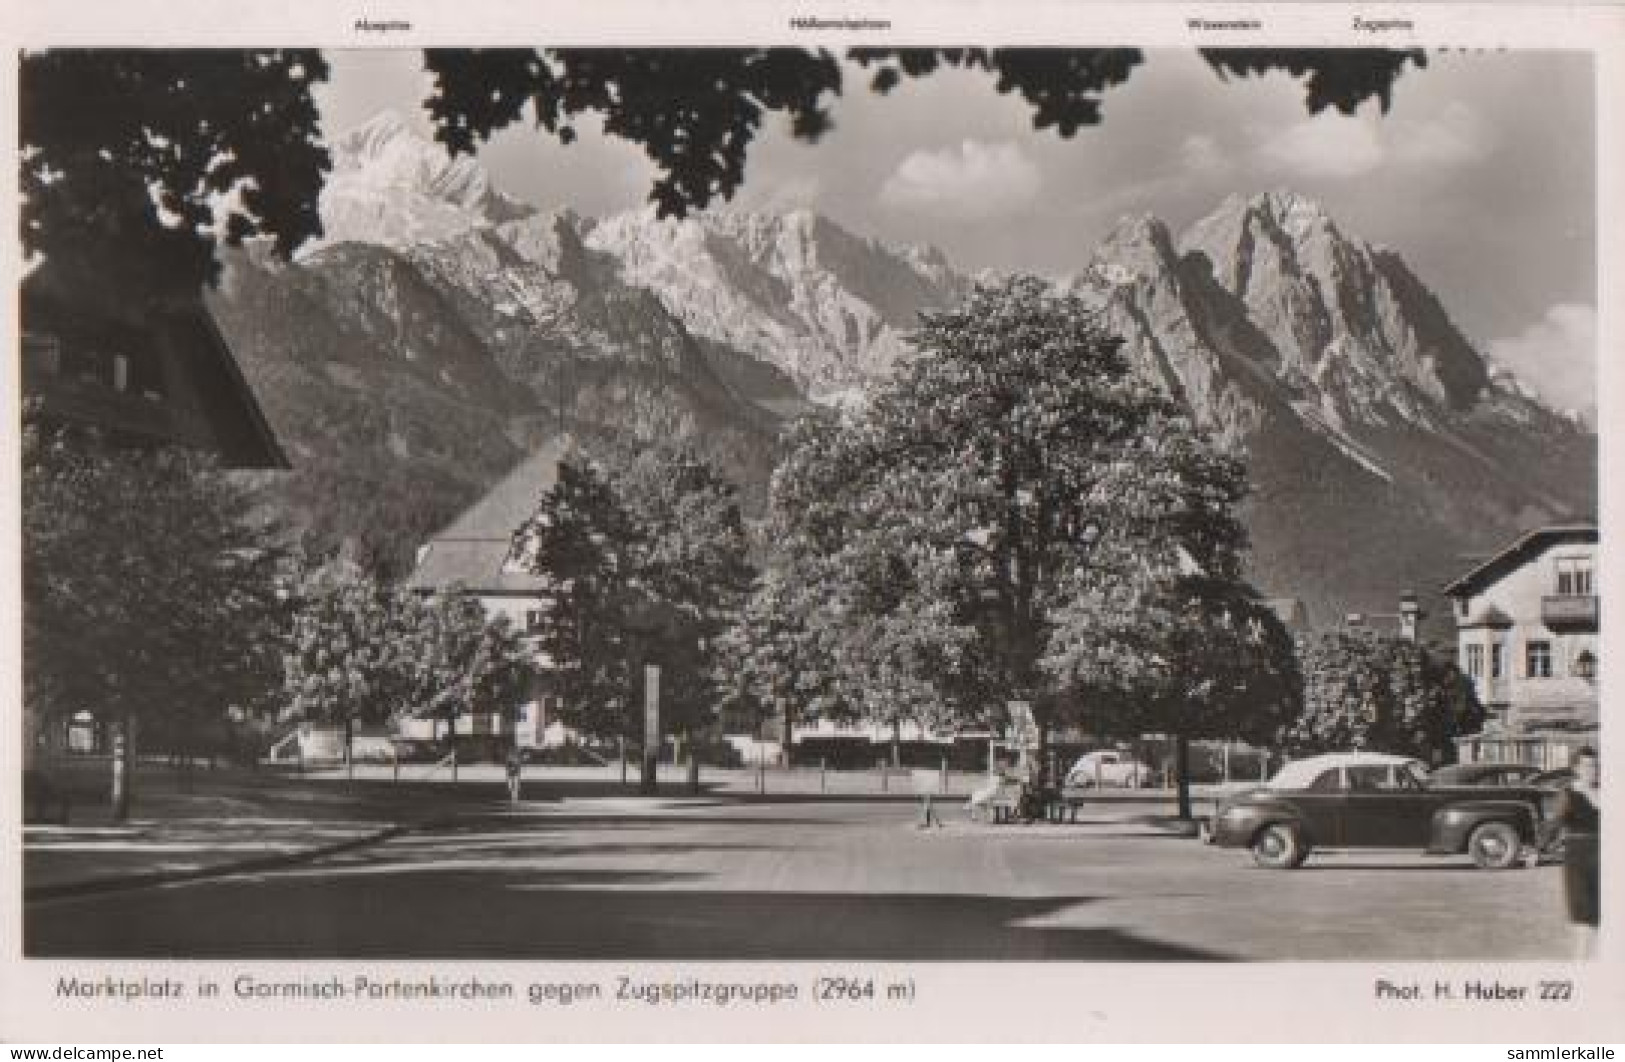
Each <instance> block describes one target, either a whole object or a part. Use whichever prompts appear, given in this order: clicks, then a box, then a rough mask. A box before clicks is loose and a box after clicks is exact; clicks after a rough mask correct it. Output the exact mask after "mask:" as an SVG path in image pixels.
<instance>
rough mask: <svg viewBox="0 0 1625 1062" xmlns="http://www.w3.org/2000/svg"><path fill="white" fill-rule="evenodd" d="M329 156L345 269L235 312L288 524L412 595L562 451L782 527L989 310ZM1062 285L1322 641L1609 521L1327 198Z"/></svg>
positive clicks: (1160, 233) (271, 281)
mask: <svg viewBox="0 0 1625 1062" xmlns="http://www.w3.org/2000/svg"><path fill="white" fill-rule="evenodd" d="M333 155H334V171H333V174H332V175H331V177H330V179H329V181H328V183H327V186H326V189H325V190H324V192H323V196H322V203H321V207H322V218H323V224H324V227H325V230H326V235H325V236H324V237H323V239H322V241H321V242H320V243H319V244H317V245H315V246H313V247H309V248H307V249H305V250H304V251H302V252H301V254H300V255H299V256H298V257H297V258H296V259H295V261H294V262H292V263H285V262H279V261H277V260H275V259H273V258H271V257H270V256H269V255H267V254H263V253H260V252H258V251H257V250H255V249H253V248H250V249H248V250H245V251H242V252H237V253H234V254H233V255H232V256H231V257H230V258H229V260H228V262H227V268H226V270H225V273H224V277H223V279H222V283H221V285H220V287H219V288H218V290H217V291H216V292H215V293H214V294H213V296H212V301H211V306H212V309H213V311H214V313H215V315H216V318H217V319H218V321H219V323H220V325H221V328H222V331H223V332H224V333H225V335H226V336H227V337H228V339H229V340H230V341H231V343H232V345H233V348H234V349H235V350H236V352H237V355H238V358H239V360H240V361H241V363H242V365H243V368H244V371H245V373H246V374H247V376H248V378H249V381H250V383H251V384H252V385H253V387H254V389H255V392H256V394H258V396H259V398H260V401H261V403H262V405H263V406H264V407H265V410H266V413H267V415H268V417H269V418H270V420H271V422H272V424H273V426H274V427H275V429H276V431H277V432H278V434H279V437H280V438H281V439H282V441H283V444H284V447H285V448H286V449H287V451H288V453H289V455H290V457H291V459H292V461H293V463H294V465H295V469H294V471H293V472H291V473H281V474H275V473H273V474H267V475H268V476H269V477H270V478H271V482H270V483H269V484H268V490H269V493H270V495H271V496H272V497H273V498H274V499H275V504H276V505H277V506H278V507H279V508H280V509H281V510H282V513H283V515H284V517H285V518H286V519H288V520H289V521H291V522H292V523H293V524H294V525H296V526H298V527H300V528H303V529H305V530H306V531H308V532H309V533H311V534H312V535H314V536H315V537H316V538H317V539H318V540H321V541H324V542H335V541H340V540H348V541H350V542H352V543H359V544H360V546H361V548H363V549H364V550H366V551H368V552H370V553H371V554H372V556H373V559H375V560H377V561H379V562H380V563H382V564H383V565H384V566H385V567H386V568H393V569H394V570H396V571H400V570H402V569H403V568H404V566H405V565H406V564H407V563H409V558H410V556H411V553H412V550H413V549H414V548H415V547H416V545H417V544H418V543H419V542H421V541H422V540H423V539H424V538H425V537H427V536H428V535H429V534H430V533H432V531H433V530H435V529H436V528H437V527H439V526H441V525H442V524H444V523H445V522H447V521H448V520H449V519H450V518H451V517H452V516H454V515H455V513H456V512H457V511H458V510H459V509H460V508H461V507H463V506H464V505H466V504H468V503H469V502H471V501H472V500H473V499H474V498H476V497H477V496H478V495H479V494H480V492H482V491H483V490H484V489H485V488H486V487H488V486H489V485H491V484H492V483H494V482H495V481H496V480H497V479H498V478H500V476H501V475H502V474H503V473H504V472H505V471H507V470H508V469H509V468H511V467H512V466H514V465H516V464H518V463H519V461H520V460H522V458H523V457H524V455H525V454H526V453H528V452H530V451H531V450H532V449H534V448H535V447H536V446H537V445H538V444H539V443H540V442H541V441H542V440H543V439H545V438H548V437H550V436H551V435H553V434H555V433H557V432H559V431H568V432H570V433H572V434H573V435H575V436H576V437H577V438H579V439H582V440H583V441H585V442H587V443H588V444H589V445H604V446H614V445H637V444H638V443H639V442H643V441H648V440H651V439H656V438H672V437H676V438H685V439H689V440H692V441H694V442H695V443H696V445H698V446H700V447H701V448H702V449H703V450H704V451H705V452H706V453H707V454H708V455H709V456H711V457H712V458H713V459H715V460H716V461H717V462H718V463H719V464H720V465H721V466H722V467H723V468H725V469H726V470H727V471H728V472H729V473H730V474H731V475H732V476H733V477H734V478H735V479H736V480H737V481H738V482H739V483H740V485H741V487H742V488H743V491H744V495H745V497H746V499H747V502H748V504H749V505H750V506H752V507H755V508H759V507H760V505H761V504H762V502H763V499H764V498H765V494H766V484H767V481H768V477H769V475H770V473H771V470H772V466H773V460H774V449H775V439H776V436H777V434H778V431H779V430H780V428H781V427H782V425H783V423H784V421H785V419H786V418H787V417H790V416H793V415H795V414H797V413H800V412H803V411H805V410H808V409H810V408H813V407H814V406H816V405H817V404H820V403H834V402H840V401H848V400H861V396H862V394H863V392H864V390H865V389H866V388H868V387H870V386H872V385H873V384H874V383H875V382H876V381H878V380H881V379H884V377H885V376H886V374H887V373H888V371H889V370H890V369H891V367H892V366H894V365H895V364H896V363H897V362H898V361H899V360H900V359H904V358H908V357H910V356H912V351H911V348H910V346H909V343H908V335H909V332H910V329H911V328H912V327H913V325H914V324H915V322H916V320H917V316H918V314H919V313H920V312H921V311H931V310H940V309H946V308H949V307H951V306H954V305H955V304H957V303H958V302H960V301H961V300H962V299H963V298H964V297H965V295H966V294H967V293H968V292H969V291H971V290H972V288H973V286H974V283H975V280H976V278H975V277H974V276H973V275H971V274H970V273H968V272H967V271H965V270H961V269H958V268H956V267H955V266H954V265H953V264H952V263H951V262H949V261H948V260H947V258H946V257H945V256H944V255H943V254H942V253H940V252H939V251H937V250H935V249H933V248H929V247H893V246H888V245H885V244H883V243H881V242H879V241H876V240H873V239H867V238H865V237H862V236H860V235H856V234H853V233H851V232H848V231H846V230H845V229H843V228H841V227H840V226H839V225H837V224H836V223H834V222H832V221H830V220H828V219H827V218H823V217H820V216H818V215H816V214H813V213H810V212H806V211H794V212H790V213H785V214H776V215H769V214H751V213H742V212H731V211H711V212H706V213H704V214H702V215H699V216H695V217H691V218H688V219H685V220H680V221H679V220H657V219H655V218H654V217H653V215H652V213H650V212H648V211H633V212H628V213H624V214H620V215H617V216H613V217H608V218H603V219H593V218H587V217H582V216H579V215H577V214H575V213H573V212H570V211H551V212H550V211H543V210H539V209H536V208H534V207H531V206H529V205H527V204H523V203H520V202H518V201H516V200H514V199H511V198H509V197H507V196H505V195H504V194H502V192H501V191H500V190H498V189H496V188H495V187H494V186H493V184H492V182H491V180H490V178H489V176H488V175H487V174H486V173H485V172H484V170H483V169H482V168H481V167H480V166H479V165H478V163H477V162H475V161H474V160H472V159H469V158H466V157H465V158H459V159H455V160H454V159H451V158H450V157H449V156H447V155H446V153H445V152H444V150H443V149H442V148H440V147H439V146H438V145H435V144H432V143H430V142H428V141H426V140H424V139H422V138H421V137H419V136H417V135H416V134H415V133H414V132H413V131H412V130H411V129H410V127H409V126H408V125H407V124H406V123H405V122H404V121H402V120H401V119H400V118H398V117H396V116H394V115H389V114H385V115H381V116H379V117H378V118H376V119H374V120H373V121H371V122H369V123H367V124H366V125H365V126H363V127H361V128H359V129H356V130H354V131H352V132H350V133H348V134H346V135H345V136H343V137H341V138H339V139H338V140H337V142H336V143H335V144H334V145H333ZM1055 283H1056V285H1057V287H1059V288H1062V289H1064V290H1067V291H1070V292H1072V293H1075V294H1077V295H1078V296H1080V297H1081V298H1083V299H1084V300H1085V301H1086V302H1088V303H1089V304H1090V305H1091V306H1093V307H1094V308H1095V309H1096V310H1097V312H1098V313H1099V314H1100V315H1101V317H1102V319H1103V320H1104V321H1105V322H1106V323H1107V325H1108V326H1109V327H1110V328H1111V329H1112V330H1113V331H1114V332H1116V333H1117V334H1118V335H1120V336H1122V337H1123V339H1124V343H1125V348H1124V349H1125V351H1126V352H1127V354H1128V356H1129V357H1130V358H1131V359H1132V360H1133V361H1134V362H1135V363H1136V365H1137V366H1138V367H1139V368H1140V370H1141V371H1143V372H1145V373H1146V374H1148V375H1149V376H1150V377H1151V378H1153V379H1155V380H1156V381H1158V382H1159V383H1160V385H1161V386H1163V387H1164V388H1166V389H1167V390H1168V391H1169V392H1170V393H1171V394H1173V395H1175V396H1176V397H1178V398H1179V399H1180V400H1181V401H1182V402H1184V403H1185V404H1186V405H1187V406H1188V407H1189V408H1190V409H1191V411H1192V413H1193V415H1194V416H1195V417H1196V418H1197V419H1198V420H1199V421H1201V422H1202V423H1204V424H1205V425H1207V426H1208V427H1209V428H1210V429H1211V430H1212V431H1213V432H1214V434H1215V435H1216V436H1218V437H1219V438H1220V439H1222V440H1224V441H1225V442H1226V443H1227V444H1228V445H1231V446H1233V447H1235V448H1236V449H1237V450H1238V452H1241V453H1243V454H1244V455H1245V456H1246V458H1247V461H1248V466H1249V473H1250V478H1251V481H1252V487H1253V489H1252V493H1251V496H1250V497H1249V499H1248V501H1247V502H1246V507H1245V513H1244V516H1245V519H1246V521H1247V524H1248V527H1249V530H1250V532H1251V535H1252V540H1253V558H1252V572H1251V574H1252V576H1253V579H1254V581H1255V583H1256V584H1257V585H1258V586H1259V587H1260V588H1261V589H1262V590H1264V591H1265V592H1266V593H1269V594H1272V595H1277V596H1290V597H1297V598H1299V599H1301V600H1303V601H1304V602H1305V603H1306V605H1307V606H1308V608H1309V611H1310V614H1311V616H1312V618H1313V619H1314V620H1315V621H1317V622H1319V623H1321V624H1328V623H1331V622H1335V621H1337V620H1338V619H1340V618H1341V617H1342V616H1343V614H1344V613H1346V612H1350V611H1361V612H1379V613H1381V612H1392V611H1393V610H1394V608H1395V605H1396V602H1397V599H1398V596H1399V594H1400V593H1401V592H1403V591H1405V590H1411V589H1414V590H1417V591H1420V592H1422V593H1423V596H1424V600H1426V598H1427V596H1428V594H1429V592H1430V591H1433V590H1434V589H1436V588H1437V587H1438V586H1440V585H1441V584H1442V583H1444V582H1445V581H1447V580H1448V579H1450V578H1451V577H1453V576H1455V575H1457V574H1459V573H1460V571H1462V570H1464V569H1465V568H1466V567H1468V566H1470V564H1471V558H1472V557H1473V556H1475V555H1481V554H1483V553H1485V552H1487V551H1489V550H1492V549H1494V548H1496V547H1498V546H1499V545H1501V544H1503V543H1504V542H1506V541H1507V540H1509V539H1510V538H1512V537H1513V536H1514V535H1516V534H1517V533H1518V532H1520V531H1522V530H1526V529H1527V528H1529V527H1531V526H1534V525H1538V524H1541V523H1544V522H1549V521H1552V520H1557V519H1567V518H1572V517H1575V516H1578V515H1590V514H1591V513H1593V512H1594V511H1595V502H1596V454H1597V447H1596V438H1595V436H1594V435H1593V434H1592V433H1591V432H1589V431H1588V430H1587V429H1586V428H1585V427H1584V426H1583V425H1582V424H1581V423H1579V422H1578V421H1577V420H1575V419H1574V418H1573V417H1570V416H1567V415H1565V414H1561V413H1559V412H1556V411H1554V410H1552V409H1549V408H1547V407H1546V406H1545V405H1544V404H1542V403H1541V402H1540V401H1539V399H1538V398H1537V397H1536V396H1535V395H1534V394H1533V393H1532V392H1531V391H1530V390H1529V389H1528V388H1526V387H1524V386H1523V385H1522V384H1521V383H1520V382H1519V381H1518V380H1517V379H1516V378H1515V377H1513V376H1512V375H1511V374H1509V373H1507V372H1505V371H1503V370H1500V369H1498V368H1496V367H1495V366H1494V365H1492V364H1491V363H1490V362H1489V361H1487V360H1486V359H1485V358H1484V357H1483V356H1482V355H1481V354H1480V353H1479V352H1478V351H1476V350H1475V349H1474V348H1473V346H1472V345H1471V343H1470V342H1469V341H1468V340H1467V339H1466V338H1465V337H1464V336H1463V335H1462V334H1461V332H1460V331H1459V330H1458V329H1457V328H1456V327H1455V325H1453V324H1452V322H1451V320H1450V317H1449V314H1448V312H1447V310H1446V308H1445V307H1443V306H1442V305H1441V304H1440V302H1439V300H1438V299H1437V298H1436V297H1435V296H1434V295H1433V294H1432V293H1431V292H1430V290H1429V289H1428V287H1427V285H1426V284H1425V282H1424V281H1423V280H1422V279H1421V278H1419V277H1417V276H1416V275H1415V274H1414V273H1413V272H1412V271H1411V270H1410V269H1409V267H1408V266H1407V265H1406V264H1405V262H1404V260H1403V258H1402V257H1401V256H1400V254H1399V253H1397V252H1396V251H1393V250H1391V249H1387V248H1383V247H1378V246H1374V245H1372V244H1369V243H1367V242H1366V241H1364V240H1362V239H1361V238H1359V237H1358V236H1357V235H1355V234H1353V233H1350V232H1346V231H1344V230H1343V229H1342V228H1341V227H1340V226H1339V225H1338V223H1337V222H1336V221H1335V220H1334V219H1333V218H1332V217H1331V216H1330V215H1329V214H1328V213H1327V212H1326V211H1325V210H1324V209H1322V208H1321V207H1320V206H1319V205H1318V204H1316V203H1314V202H1313V201H1311V200H1309V199H1306V198H1304V197H1302V196H1299V195H1295V194H1293V193H1290V192H1285V191H1273V192H1268V193H1263V194H1259V195H1253V196H1247V197H1243V196H1234V197H1231V198H1229V199H1227V200H1225V201H1224V202H1223V203H1221V204H1219V205H1218V206H1217V207H1216V208H1215V209H1214V210H1213V212H1212V213H1210V214H1209V215H1207V216H1206V217H1204V218H1202V219H1201V220H1199V221H1197V222H1196V223H1195V224H1193V225H1191V226H1189V227H1188V228H1187V229H1186V230H1185V231H1184V232H1182V233H1174V232H1173V231H1171V230H1170V229H1169V228H1168V226H1167V225H1165V224H1164V223H1163V222H1161V221H1160V220H1158V219H1157V218H1155V217H1151V216H1141V217H1133V218H1127V219H1124V220H1123V221H1122V222H1121V223H1120V224H1119V225H1118V227H1117V228H1116V230H1115V231H1114V232H1112V233H1111V234H1110V235H1109V236H1108V237H1107V238H1106V239H1105V240H1104V241H1102V242H1101V244H1100V245H1099V246H1098V247H1097V248H1096V249H1095V251H1094V252H1093V253H1092V254H1091V255H1090V256H1088V257H1087V258H1086V259H1083V260H1080V262H1079V266H1078V268H1077V270H1076V271H1075V272H1074V273H1073V274H1072V275H1070V276H1067V277H1063V278H1057V279H1056V280H1055ZM1433 611H1435V612H1436V613H1438V612H1441V611H1442V610H1441V609H1438V608H1437V607H1436V608H1435V609H1434V610H1433Z"/></svg>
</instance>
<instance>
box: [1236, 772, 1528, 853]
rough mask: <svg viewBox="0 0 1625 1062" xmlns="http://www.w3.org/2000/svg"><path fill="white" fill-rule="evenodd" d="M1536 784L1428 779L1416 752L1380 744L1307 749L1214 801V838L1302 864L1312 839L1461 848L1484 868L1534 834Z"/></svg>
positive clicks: (1326, 844) (1316, 843)
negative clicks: (1383, 748)
mask: <svg viewBox="0 0 1625 1062" xmlns="http://www.w3.org/2000/svg"><path fill="white" fill-rule="evenodd" d="M1541 795H1542V794H1541V791H1540V790H1538V789H1535V788H1533V787H1530V786H1495V787H1490V786H1469V785H1460V786H1457V785H1440V784H1431V783H1430V780H1429V779H1428V776H1427V769H1426V768H1425V767H1424V766H1423V765H1422V764H1421V763H1420V762H1419V761H1417V760H1413V759H1409V758H1407V757H1404V756H1387V755H1382V754H1380V753H1370V752H1350V753H1335V754H1331V755H1326V756H1314V757H1311V758H1309V759H1305V760H1298V761H1295V762H1293V763H1289V764H1287V765H1286V766H1285V767H1283V768H1282V769H1281V771H1280V773H1278V774H1277V775H1276V776H1275V777H1274V778H1272V779H1270V781H1269V782H1268V783H1267V784H1266V785H1264V786H1262V787H1260V788H1256V789H1251V790H1248V791H1246V792H1244V793H1240V794H1237V795H1236V796H1233V797H1231V798H1229V799H1227V800H1225V801H1224V802H1223V803H1221V804H1220V805H1219V809H1218V811H1217V813H1216V814H1215V815H1214V817H1213V821H1212V825H1211V828H1210V829H1211V837H1212V840H1213V843H1215V844H1218V845H1221V846H1227V847H1235V848H1250V849H1251V850H1252V853H1253V858H1254V860H1255V861H1256V862H1257V863H1258V864H1259V865H1260V866H1265V867H1275V868H1284V867H1296V866H1300V865H1302V863H1303V861H1304V860H1305V859H1307V858H1308V857H1309V853H1310V852H1311V851H1313V850H1314V849H1316V848H1412V849H1421V850H1423V851H1426V852H1429V853H1434V854H1452V853H1461V852H1465V853H1467V854H1468V855H1469V856H1471V857H1472V860H1473V863H1474V864H1475V865H1477V866H1479V867H1484V868H1495V869H1500V868H1506V867H1512V866H1516V865H1517V864H1518V862H1519V859H1520V856H1522V854H1523V853H1524V851H1525V849H1526V848H1529V847H1530V846H1533V845H1534V844H1535V843H1536V841H1537V835H1538V832H1539V825H1540V819H1541Z"/></svg>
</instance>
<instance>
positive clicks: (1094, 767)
mask: <svg viewBox="0 0 1625 1062" xmlns="http://www.w3.org/2000/svg"><path fill="white" fill-rule="evenodd" d="M1062 784H1063V785H1065V786H1066V787H1067V788H1077V789H1088V788H1090V787H1091V786H1097V785H1098V786H1100V787H1101V788H1102V789H1105V788H1108V787H1112V788H1118V789H1138V788H1140V787H1141V786H1147V785H1150V784H1151V768H1149V767H1147V766H1146V765H1145V764H1143V763H1141V762H1140V761H1139V760H1136V759H1135V758H1134V757H1132V756H1130V755H1129V754H1127V753H1125V752H1118V751H1117V750H1115V749H1097V750H1095V751H1094V752H1086V753H1084V754H1083V755H1082V756H1079V757H1078V761H1077V762H1076V763H1074V764H1073V765H1072V769H1071V770H1070V771H1067V772H1066V781H1065V782H1064V783H1062Z"/></svg>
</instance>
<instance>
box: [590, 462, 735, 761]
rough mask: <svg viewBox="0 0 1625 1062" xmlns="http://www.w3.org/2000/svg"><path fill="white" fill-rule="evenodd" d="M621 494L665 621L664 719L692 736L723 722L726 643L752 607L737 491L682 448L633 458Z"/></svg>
mask: <svg viewBox="0 0 1625 1062" xmlns="http://www.w3.org/2000/svg"><path fill="white" fill-rule="evenodd" d="M614 489H615V490H616V492H617V494H618V495H619V496H620V497H621V498H622V499H624V501H625V504H626V506H627V509H628V511H629V512H630V513H631V514H632V517H633V520H634V521H635V522H636V524H637V525H638V528H639V530H640V534H639V542H640V544H641V548H640V549H639V550H638V551H637V564H638V569H639V577H638V583H639V584H640V585H641V586H642V587H643V588H644V589H645V591H646V593H647V597H648V601H647V604H646V605H645V607H646V608H648V609H651V610H652V611H654V612H655V613H656V614H657V615H658V617H659V619H660V622H659V625H658V630H657V631H656V632H655V633H654V634H653V635H652V642H653V650H652V653H653V656H654V658H655V659H656V661H657V662H658V663H660V665H661V672H662V673H661V711H662V715H663V717H664V718H665V720H666V723H667V726H668V727H669V728H670V729H671V730H673V731H674V732H676V733H679V734H685V735H687V736H688V737H689V738H691V739H692V738H693V737H694V736H695V735H696V734H697V733H699V732H701V731H705V730H709V729H710V728H711V727H712V726H713V725H714V723H715V722H716V712H717V707H718V705H719V703H720V701H721V700H722V692H721V689H720V687H719V683H718V674H717V663H718V649H719V639H720V638H721V637H722V635H723V633H724V632H725V631H726V630H728V629H729V627H730V626H732V625H733V623H734V622H735V620H736V618H737V617H738V615H739V613H740V611H741V609H742V608H743V607H744V602H745V598H746V596H747V594H748V593H749V592H750V586H751V578H752V575H753V574H754V573H753V570H752V568H751V565H750V563H749V561H748V559H747V557H748V551H749V543H748V540H747V536H746V533H745V523H744V519H743V517H742V515H741V514H740V509H739V500H738V491H737V490H736V489H735V488H734V486H733V485H732V484H731V483H729V482H728V481H727V480H725V479H723V478H722V476H721V475H719V474H718V473H717V471H716V470H715V469H714V468H712V467H711V466H710V465H709V464H707V463H706V462H705V460H704V459H703V458H701V457H700V456H699V455H698V454H697V453H695V452H694V451H693V450H692V449H690V448H688V447H685V446H681V445H679V446H665V445H653V446H646V447H643V448H641V449H640V450H639V451H638V452H637V453H635V454H632V455H629V456H628V457H627V458H626V459H625V460H624V461H623V463H622V465H621V468H620V469H619V470H618V471H617V473H616V475H615V477H614Z"/></svg>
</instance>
